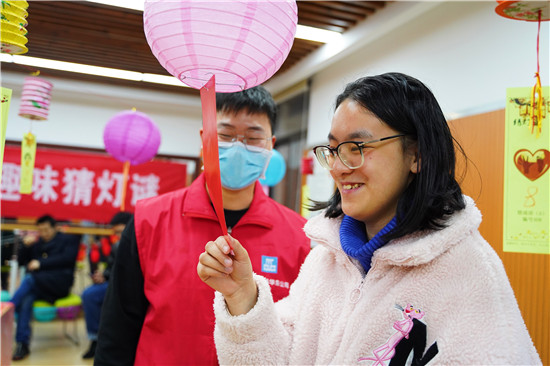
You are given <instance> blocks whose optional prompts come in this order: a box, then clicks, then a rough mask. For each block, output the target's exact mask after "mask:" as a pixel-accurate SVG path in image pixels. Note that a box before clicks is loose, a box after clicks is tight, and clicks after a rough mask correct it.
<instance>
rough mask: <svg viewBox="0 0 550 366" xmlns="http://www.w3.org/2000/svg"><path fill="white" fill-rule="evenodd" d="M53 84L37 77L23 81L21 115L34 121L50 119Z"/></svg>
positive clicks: (30, 77) (29, 77)
mask: <svg viewBox="0 0 550 366" xmlns="http://www.w3.org/2000/svg"><path fill="white" fill-rule="evenodd" d="M52 87H53V85H52V83H50V82H49V81H47V80H44V79H42V78H39V77H37V76H28V77H26V78H25V80H24V81H23V92H22V93H21V104H20V105H19V115H20V116H21V117H24V118H29V119H31V120H34V121H44V120H47V119H48V112H49V111H50V99H51V92H52Z"/></svg>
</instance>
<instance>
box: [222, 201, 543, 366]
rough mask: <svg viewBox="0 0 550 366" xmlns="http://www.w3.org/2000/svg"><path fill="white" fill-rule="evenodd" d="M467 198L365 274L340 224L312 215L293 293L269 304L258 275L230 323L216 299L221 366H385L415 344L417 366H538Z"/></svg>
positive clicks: (389, 247) (395, 245)
mask: <svg viewBox="0 0 550 366" xmlns="http://www.w3.org/2000/svg"><path fill="white" fill-rule="evenodd" d="M465 199H466V202H467V207H466V208H465V209H464V210H462V211H460V212H457V213H455V214H454V215H453V216H452V217H451V219H450V221H449V222H448V226H447V227H446V228H444V229H442V230H439V231H426V232H421V233H420V232H419V233H415V234H413V235H409V236H406V237H403V238H400V239H397V240H393V241H391V242H389V243H388V244H386V245H385V246H384V247H382V248H380V249H378V250H377V251H376V252H375V253H374V256H373V259H372V267H371V270H370V271H369V272H368V274H367V275H366V276H363V274H362V273H361V271H360V270H359V269H358V268H357V267H356V266H355V264H353V262H352V261H351V260H350V259H349V257H348V256H347V255H346V254H345V253H344V252H343V251H342V249H341V246H340V240H339V227H340V222H341V219H327V218H325V217H324V216H323V215H322V214H321V215H318V216H316V217H314V218H312V219H310V220H309V221H308V223H307V224H306V226H305V231H306V234H307V235H308V236H309V237H310V238H311V239H312V240H314V241H316V242H318V243H320V245H318V246H316V247H315V248H314V249H313V250H312V251H311V253H310V254H309V256H308V257H307V259H306V261H305V262H304V264H303V265H302V268H301V271H300V274H299V276H298V278H297V279H296V281H295V282H294V284H293V285H292V286H291V288H290V294H289V296H288V297H286V298H284V299H283V300H281V301H279V302H277V303H276V304H275V303H273V300H272V297H271V293H270V290H269V285H268V283H267V281H266V280H265V279H264V278H263V277H261V276H257V275H255V279H256V282H257V284H258V290H259V295H258V301H257V303H256V306H255V307H254V308H253V309H252V310H250V311H249V312H248V313H247V314H244V315H240V316H235V317H234V316H231V315H230V314H229V313H228V311H227V308H226V305H225V301H224V300H223V296H222V295H221V294H220V293H217V294H216V299H215V301H214V310H215V314H216V328H215V332H214V336H215V341H216V347H217V352H218V359H219V361H220V363H221V364H232V365H253V364H255V365H268V364H273V365H283V364H293V365H320V364H336V365H355V364H359V365H389V363H390V360H391V359H392V358H394V362H395V361H396V360H397V359H398V358H403V357H404V359H405V360H406V358H407V357H408V355H409V353H410V354H411V355H413V353H414V352H412V351H411V349H414V348H416V353H414V357H415V358H416V359H417V363H418V364H423V363H424V364H426V362H427V364H428V365H435V364H447V365H481V364H484V365H489V364H491V365H540V364H541V360H540V358H539V356H538V354H537V351H536V350H535V347H534V346H533V342H532V341H531V338H530V336H529V333H528V331H527V328H526V327H525V323H524V321H523V318H522V316H521V313H520V311H519V308H518V305H517V302H516V299H515V296H514V293H513V291H512V288H511V287H510V283H509V281H508V278H507V276H506V273H505V270H504V267H503V265H502V262H501V260H500V259H499V257H498V256H497V255H496V253H495V252H494V250H493V249H492V248H491V246H490V245H489V244H488V243H487V242H486V241H485V240H484V239H483V237H481V235H480V234H479V231H478V227H479V224H480V222H481V214H480V212H479V210H478V209H477V208H476V207H475V204H474V202H473V201H472V199H470V198H469V197H465ZM409 361H410V360H409ZM396 363H398V364H399V362H396ZM402 364H404V361H403V362H402Z"/></svg>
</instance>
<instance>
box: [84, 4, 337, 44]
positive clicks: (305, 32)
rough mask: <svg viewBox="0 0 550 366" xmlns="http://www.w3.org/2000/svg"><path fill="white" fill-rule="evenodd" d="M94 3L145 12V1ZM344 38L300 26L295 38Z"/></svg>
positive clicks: (332, 39) (310, 39) (330, 39)
mask: <svg viewBox="0 0 550 366" xmlns="http://www.w3.org/2000/svg"><path fill="white" fill-rule="evenodd" d="M87 1H91V2H94V3H99V4H105V5H111V6H118V7H120V8H126V9H133V10H139V11H143V1H135V0H87ZM341 37H342V34H341V33H339V32H335V31H331V30H326V29H321V28H315V27H309V26H305V25H300V24H298V26H297V27H296V36H295V38H300V39H305V40H309V41H314V42H321V43H329V42H332V41H334V40H338V39H340V38H341Z"/></svg>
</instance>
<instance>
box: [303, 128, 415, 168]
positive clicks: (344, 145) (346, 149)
mask: <svg viewBox="0 0 550 366" xmlns="http://www.w3.org/2000/svg"><path fill="white" fill-rule="evenodd" d="M401 136H405V134H403V133H402V134H399V135H393V136H388V137H383V138H381V139H377V140H372V141H367V142H359V141H344V142H341V143H339V144H338V146H336V147H330V146H328V145H326V146H315V147H314V148H313V153H314V154H315V156H316V157H317V160H318V161H319V163H320V164H321V166H322V167H323V168H325V169H328V170H332V167H333V166H334V161H335V156H336V155H338V158H339V159H340V161H341V162H342V164H344V165H345V166H347V167H348V168H350V169H357V168H360V167H361V166H362V165H363V162H364V161H365V158H364V155H363V149H374V148H375V146H371V145H370V144H374V143H375V142H380V141H385V140H390V139H394V138H397V137H401Z"/></svg>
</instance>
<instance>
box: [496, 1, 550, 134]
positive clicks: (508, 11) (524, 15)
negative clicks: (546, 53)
mask: <svg viewBox="0 0 550 366" xmlns="http://www.w3.org/2000/svg"><path fill="white" fill-rule="evenodd" d="M497 3H498V6H497V7H496V9H495V11H496V13H497V14H498V15H500V16H503V17H505V18H509V19H515V20H524V21H527V22H538V34H537V71H536V72H535V85H534V86H533V91H532V93H531V103H530V106H531V119H530V120H531V123H530V124H529V128H530V129H531V133H534V132H536V136H537V137H539V136H540V133H541V131H542V120H543V114H544V113H543V109H544V108H545V105H546V101H545V100H544V98H543V96H542V85H541V82H540V63H539V38H540V23H541V22H542V21H548V20H550V6H548V2H547V1H501V0H497Z"/></svg>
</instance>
